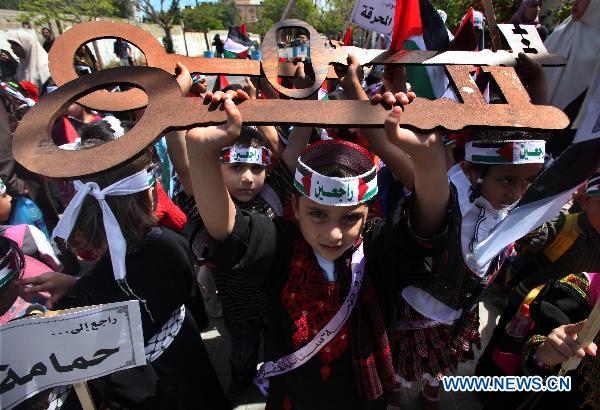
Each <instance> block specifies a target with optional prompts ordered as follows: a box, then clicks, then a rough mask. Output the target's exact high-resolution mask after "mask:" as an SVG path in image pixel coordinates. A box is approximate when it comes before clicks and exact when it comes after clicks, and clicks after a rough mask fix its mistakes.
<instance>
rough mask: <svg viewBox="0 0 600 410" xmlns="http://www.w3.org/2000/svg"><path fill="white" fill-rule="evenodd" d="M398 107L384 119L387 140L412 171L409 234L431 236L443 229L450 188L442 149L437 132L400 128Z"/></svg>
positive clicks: (400, 115)
mask: <svg viewBox="0 0 600 410" xmlns="http://www.w3.org/2000/svg"><path fill="white" fill-rule="evenodd" d="M401 118H402V108H401V107H399V106H394V107H393V108H392V110H391V111H390V114H389V116H388V118H387V119H386V120H385V131H386V134H387V137H388V139H389V141H390V142H391V143H392V144H394V145H395V146H397V147H399V148H401V149H402V150H403V151H405V152H406V153H408V155H410V158H411V160H412V163H413V166H414V170H415V188H414V192H415V202H414V208H413V213H412V221H411V222H412V226H413V231H414V232H415V234H417V235H418V236H422V237H432V236H436V235H438V234H439V233H441V232H442V231H443V230H444V224H445V223H446V213H447V209H448V201H449V199H450V186H449V183H448V175H447V173H446V159H445V155H444V146H443V145H442V138H441V136H440V135H439V133H435V132H433V133H424V134H421V133H418V132H414V131H411V130H408V129H404V128H400V119H401Z"/></svg>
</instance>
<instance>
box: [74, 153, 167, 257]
mask: <svg viewBox="0 0 600 410" xmlns="http://www.w3.org/2000/svg"><path fill="white" fill-rule="evenodd" d="M157 161H158V159H157V155H156V152H155V151H154V148H153V147H148V148H146V149H145V150H144V151H142V152H141V153H140V154H139V155H137V156H136V157H134V158H133V159H131V160H129V161H128V162H127V163H125V164H123V165H120V166H118V167H116V168H113V169H111V170H108V171H105V172H101V173H98V174H94V175H91V176H89V177H84V178H82V179H81V180H82V182H84V183H86V182H91V181H93V182H96V183H97V184H98V185H99V187H100V189H103V188H106V187H107V186H109V185H111V184H114V183H115V182H117V181H120V180H121V179H124V178H126V177H128V176H130V175H133V174H135V173H137V172H139V171H141V170H143V169H148V170H151V169H153V168H155V167H156V165H157V164H158V162H157ZM106 202H107V203H108V206H109V207H110V209H111V211H112V212H113V214H114V215H115V218H116V220H117V222H118V224H119V226H120V228H121V232H122V233H123V236H124V238H125V240H126V241H127V246H128V248H131V247H136V246H137V245H138V244H140V243H141V242H143V240H144V237H145V236H146V234H147V233H148V231H149V230H150V229H151V228H152V227H153V226H155V225H156V222H157V219H156V216H155V215H154V209H153V204H152V202H153V201H152V200H151V199H150V198H149V197H148V193H147V192H146V191H141V192H137V193H135V194H131V195H114V196H113V195H109V196H107V197H106ZM75 230H77V231H78V232H79V233H80V234H81V235H82V236H83V238H84V239H85V241H86V243H87V245H88V246H89V247H92V248H100V247H101V246H102V245H103V244H104V243H106V233H105V227H104V222H103V217H102V210H101V208H100V204H99V203H98V201H97V200H96V199H95V198H93V197H92V196H87V197H86V198H85V200H84V201H83V205H82V207H81V212H80V213H79V216H78V217H77V221H76V222H75V225H74V229H73V232H75Z"/></svg>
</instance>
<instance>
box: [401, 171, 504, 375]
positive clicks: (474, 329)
mask: <svg viewBox="0 0 600 410" xmlns="http://www.w3.org/2000/svg"><path fill="white" fill-rule="evenodd" d="M448 175H449V179H450V182H451V198H450V204H449V210H448V217H447V218H448V219H447V221H448V222H447V227H446V229H445V231H444V232H443V233H442V234H441V235H439V236H438V237H436V238H433V239H423V238H419V237H417V236H416V235H414V234H412V237H411V238H410V239H409V240H408V242H407V243H406V244H405V246H404V255H403V258H404V260H405V261H406V263H405V264H403V265H402V266H401V267H400V269H401V272H403V274H404V276H406V277H412V278H413V282H414V283H415V284H414V285H411V286H407V287H405V288H404V289H403V291H402V299H401V300H400V302H399V304H398V307H397V312H396V333H395V337H394V339H395V345H394V352H395V358H396V365H397V372H398V375H399V377H400V381H401V382H402V383H404V384H408V382H411V381H416V380H427V381H429V382H430V383H431V384H434V385H435V384H437V382H438V381H439V380H441V378H442V376H443V375H444V374H447V373H449V372H453V371H456V369H457V366H458V363H460V362H463V361H465V360H470V359H472V358H473V352H472V344H473V343H475V344H476V345H479V331H478V328H479V316H478V311H477V302H478V301H479V300H480V299H481V297H482V295H483V293H484V292H485V290H486V289H487V287H488V286H489V285H490V284H491V282H492V280H493V278H494V276H495V274H496V273H497V271H498V269H499V267H500V264H501V261H502V260H503V258H504V256H505V255H504V254H501V255H499V256H497V257H496V258H494V259H493V260H492V261H491V262H489V263H487V264H485V265H479V264H477V263H476V262H475V260H474V258H472V256H471V254H472V250H473V246H474V245H475V244H477V243H478V242H480V241H482V240H484V239H485V238H486V237H487V236H488V234H489V232H490V230H491V229H492V228H493V227H494V226H495V225H496V224H498V223H499V222H500V221H501V220H502V219H503V218H504V217H505V216H506V214H507V213H508V211H507V210H495V209H494V208H493V207H492V206H491V204H490V203H489V202H488V201H486V200H485V199H484V198H483V197H478V198H475V199H474V200H473V201H471V200H470V198H471V183H470V181H469V180H468V178H467V177H466V175H465V174H464V172H463V171H462V168H461V167H460V164H457V165H455V166H454V167H453V168H452V169H451V170H450V171H449V172H448ZM410 209H411V204H410V202H409V203H408V204H407V205H406V206H405V209H404V212H403V221H404V223H405V224H406V225H407V226H408V228H409V229H410ZM419 275H420V276H421V277H420V278H419Z"/></svg>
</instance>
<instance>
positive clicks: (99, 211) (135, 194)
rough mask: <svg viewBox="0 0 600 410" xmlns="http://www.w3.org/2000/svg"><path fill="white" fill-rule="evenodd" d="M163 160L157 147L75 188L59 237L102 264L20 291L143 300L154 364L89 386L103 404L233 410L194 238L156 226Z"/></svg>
mask: <svg viewBox="0 0 600 410" xmlns="http://www.w3.org/2000/svg"><path fill="white" fill-rule="evenodd" d="M156 160H157V159H156V154H155V153H154V151H153V150H152V148H151V147H150V148H148V149H146V150H145V151H143V152H142V153H141V154H140V155H138V156H137V157H135V158H133V159H132V160H130V161H129V162H128V163H126V164H124V165H122V166H119V167H117V168H114V169H112V170H109V171H106V172H103V173H99V174H95V175H94V176H92V177H87V178H85V179H82V180H78V181H74V185H75V189H76V191H77V193H76V195H75V196H74V197H73V199H72V200H71V202H70V203H69V205H68V206H67V208H66V209H65V212H64V214H63V216H62V218H61V220H60V221H59V223H58V225H57V227H56V229H55V230H54V232H53V235H52V236H53V238H54V239H55V241H57V242H63V243H65V242H66V244H67V245H68V246H69V247H70V248H71V249H72V250H73V251H74V252H75V253H77V254H79V255H84V256H85V257H86V258H87V259H90V258H91V259H94V260H95V264H94V265H93V267H92V268H91V270H90V272H89V273H87V274H84V275H83V276H81V277H79V278H77V277H72V276H68V275H64V274H61V273H56V272H51V273H47V274H44V275H41V276H38V277H35V278H31V279H23V280H22V281H21V284H23V285H30V286H29V287H26V288H25V289H24V290H25V291H27V292H36V291H47V292H49V293H50V294H51V300H52V301H56V300H59V299H61V298H62V299H63V301H62V304H63V305H67V304H68V305H71V306H87V305H97V304H104V303H111V302H118V301H127V300H139V302H140V311H141V321H142V330H143V334H144V342H145V350H146V360H147V364H146V365H145V366H142V367H137V368H132V369H128V370H123V371H119V372H115V373H112V374H110V375H107V376H105V377H102V378H100V379H97V380H93V381H90V386H91V387H92V390H93V392H95V393H97V394H98V395H100V396H101V397H102V405H101V406H100V407H103V408H104V407H107V408H108V407H110V408H112V407H114V406H123V407H128V408H152V409H167V408H168V409H196V408H199V407H200V408H206V409H226V408H228V407H229V406H228V404H227V402H226V399H225V395H224V393H223V390H222V388H221V386H220V384H219V381H218V379H217V376H216V373H215V371H214V369H213V367H212V365H211V363H210V360H209V357H208V353H207V351H206V349H205V347H204V344H203V342H202V338H201V337H200V332H199V330H198V327H197V325H196V322H195V320H194V317H193V313H194V309H195V308H197V307H198V306H202V302H201V300H200V301H198V300H197V285H196V282H195V279H194V274H193V267H192V261H191V258H190V256H189V252H188V244H187V241H186V240H185V238H184V237H183V236H180V235H179V234H177V233H175V232H174V231H171V230H169V229H167V228H161V227H159V226H157V222H156V217H155V215H154V212H153V211H154V208H155V206H156V195H155V192H156V191H155V190H156V185H155V184H156V182H155V173H156ZM65 296H69V297H65ZM52 304H54V303H52ZM49 307H50V308H52V306H49Z"/></svg>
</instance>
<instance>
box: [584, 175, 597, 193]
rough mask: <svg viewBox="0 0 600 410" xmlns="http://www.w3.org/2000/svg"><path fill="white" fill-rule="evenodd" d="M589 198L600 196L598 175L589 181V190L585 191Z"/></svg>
mask: <svg viewBox="0 0 600 410" xmlns="http://www.w3.org/2000/svg"><path fill="white" fill-rule="evenodd" d="M585 194H586V195H587V196H596V195H600V175H596V176H594V177H592V178H590V179H588V183H587V188H586V189H585Z"/></svg>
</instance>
